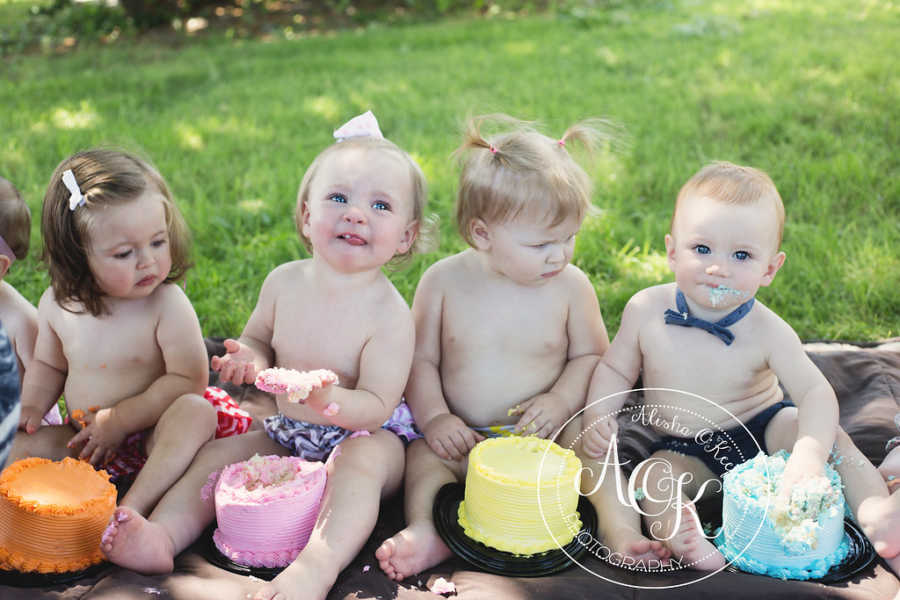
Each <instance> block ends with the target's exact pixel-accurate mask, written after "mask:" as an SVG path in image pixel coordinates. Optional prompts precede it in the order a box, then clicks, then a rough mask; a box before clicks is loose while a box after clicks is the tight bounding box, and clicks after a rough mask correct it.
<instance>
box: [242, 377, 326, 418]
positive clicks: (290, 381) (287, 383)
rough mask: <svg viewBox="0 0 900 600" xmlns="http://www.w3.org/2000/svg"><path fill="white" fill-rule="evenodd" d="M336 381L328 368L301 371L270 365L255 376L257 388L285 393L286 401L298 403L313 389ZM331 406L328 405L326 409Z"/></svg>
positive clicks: (274, 392)
mask: <svg viewBox="0 0 900 600" xmlns="http://www.w3.org/2000/svg"><path fill="white" fill-rule="evenodd" d="M337 382H338V376H337V375H335V374H334V372H332V371H329V370H328V369H317V370H315V371H302V372H301V371H297V370H295V369H282V368H281V367H272V368H270V369H264V370H262V371H260V372H259V374H258V375H257V376H256V387H257V388H259V389H261V390H262V391H264V392H270V393H272V394H287V398H288V402H298V403H299V402H303V401H304V400H306V399H307V398H308V397H309V395H310V393H312V392H313V391H315V390H317V389H321V388H323V387H325V386H326V385H331V384H335V383H337ZM332 404H333V403H332ZM331 408H332V407H331V405H329V406H328V408H326V411H327V410H329V409H331ZM333 414H337V412H335V413H333Z"/></svg>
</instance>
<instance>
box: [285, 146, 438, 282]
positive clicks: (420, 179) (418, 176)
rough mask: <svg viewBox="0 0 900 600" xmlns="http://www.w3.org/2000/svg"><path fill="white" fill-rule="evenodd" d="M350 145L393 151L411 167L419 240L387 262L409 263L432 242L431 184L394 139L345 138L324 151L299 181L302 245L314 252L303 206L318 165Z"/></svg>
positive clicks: (296, 215) (297, 213) (297, 216)
mask: <svg viewBox="0 0 900 600" xmlns="http://www.w3.org/2000/svg"><path fill="white" fill-rule="evenodd" d="M350 148H363V149H365V150H367V151H381V152H391V153H394V154H396V155H398V156H400V157H401V158H402V159H403V160H404V161H405V162H406V164H407V166H408V168H409V179H410V183H411V184H412V189H413V197H412V206H413V216H412V221H416V222H418V224H419V233H418V235H417V236H416V239H415V241H414V242H413V244H412V246H410V248H409V250H407V251H406V252H404V253H403V254H398V255H396V256H394V258H393V259H391V261H390V262H389V263H388V265H389V266H398V265H400V264H402V263H404V262H406V261H407V260H408V259H409V258H410V257H411V256H412V255H413V254H415V253H416V252H422V251H424V250H425V249H426V248H427V247H428V245H429V244H430V241H431V240H430V238H431V235H432V234H431V229H432V223H431V221H430V219H428V218H426V216H425V203H426V199H427V196H428V186H427V183H426V181H425V174H424V173H423V172H422V168H421V167H419V165H418V163H416V161H415V160H413V158H412V157H411V156H410V155H409V154H407V152H406V151H405V150H403V149H402V148H400V146H398V145H397V144H395V143H394V142H391V141H390V140H386V139H383V138H375V137H354V138H349V139H346V140H343V141H341V142H336V143H334V144H332V145H330V146H328V147H327V148H325V149H324V150H322V151H321V152H320V153H319V155H318V156H316V157H315V159H313V161H312V163H311V164H310V165H309V167H308V168H307V169H306V173H304V174H303V179H302V180H301V182H300V189H299V190H298V191H297V207H296V209H295V213H294V220H295V222H296V225H297V233H298V234H299V235H300V240H301V241H302V242H303V247H304V248H306V250H307V251H308V252H309V253H310V254H312V251H313V248H312V243H311V242H310V240H309V238H307V237H306V236H305V235H303V207H304V206H305V205H306V203H307V202H308V201H309V188H310V185H311V184H312V181H313V178H314V177H315V176H316V173H317V172H318V170H319V167H321V165H322V163H323V162H325V158H326V157H328V156H331V155H332V154H334V153H335V152H340V151H342V150H347V149H350Z"/></svg>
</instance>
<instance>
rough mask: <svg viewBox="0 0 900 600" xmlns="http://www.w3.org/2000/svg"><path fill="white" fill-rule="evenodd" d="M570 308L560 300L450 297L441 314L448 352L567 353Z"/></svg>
mask: <svg viewBox="0 0 900 600" xmlns="http://www.w3.org/2000/svg"><path fill="white" fill-rule="evenodd" d="M567 325H568V304H567V302H566V301H565V299H560V298H555V299H554V298H550V297H541V298H530V299H519V300H515V299H513V300H503V301H501V300H499V299H497V300H493V299H491V298H489V297H487V298H478V297H477V296H476V297H473V296H472V295H463V294H459V295H450V296H448V297H447V298H445V301H444V305H443V314H442V315H441V343H442V346H443V350H444V353H450V354H455V353H457V352H470V351H471V352H475V353H479V354H480V353H482V352H483V351H491V352H497V353H498V354H497V356H498V357H499V356H505V357H507V358H509V357H511V356H514V355H519V354H525V355H535V354H537V355H543V354H549V355H555V354H559V353H563V354H565V353H566V350H567V347H568V333H567Z"/></svg>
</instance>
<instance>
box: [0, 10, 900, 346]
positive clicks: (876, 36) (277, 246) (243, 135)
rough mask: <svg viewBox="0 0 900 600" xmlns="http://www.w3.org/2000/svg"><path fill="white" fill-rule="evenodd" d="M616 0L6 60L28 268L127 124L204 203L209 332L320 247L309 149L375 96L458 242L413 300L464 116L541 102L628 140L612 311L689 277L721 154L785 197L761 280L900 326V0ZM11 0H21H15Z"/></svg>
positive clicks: (813, 309) (538, 114) (543, 111)
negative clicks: (69, 162)
mask: <svg viewBox="0 0 900 600" xmlns="http://www.w3.org/2000/svg"><path fill="white" fill-rule="evenodd" d="M613 4H615V3H613ZM11 6H13V7H18V5H17V4H14V5H11ZM615 6H617V8H615V9H613V10H610V11H608V12H602V11H599V10H598V11H595V12H593V13H589V14H587V16H583V17H578V18H575V17H572V16H570V15H558V16H553V15H548V16H545V17H534V18H529V19H523V20H509V19H499V18H498V19H487V20H451V21H448V22H445V23H442V24H430V25H416V26H404V27H394V28H389V27H377V28H371V29H369V30H364V31H353V32H341V33H334V34H329V35H318V36H298V37H297V38H296V39H294V40H277V39H273V40H270V41H266V42H261V41H250V40H242V41H238V42H236V41H231V40H227V39H217V38H215V37H211V38H209V39H206V40H202V41H198V42H197V43H196V44H193V45H187V46H185V47H182V48H168V47H162V46H159V45H153V44H151V43H137V44H136V43H130V42H124V43H120V44H116V45H114V46H112V47H96V48H86V49H78V50H76V51H75V52H73V53H71V54H69V55H66V56H27V57H14V58H11V59H8V60H7V61H6V62H4V63H2V64H0V69H2V77H3V83H4V85H2V86H0V106H2V107H3V110H2V111H0V130H2V131H3V137H2V140H0V174H2V175H3V176H5V177H7V178H8V179H10V180H12V181H13V182H14V183H15V184H16V185H17V186H18V187H19V188H20V189H21V190H22V191H23V193H24V195H25V197H26V199H27V200H28V203H29V205H30V206H31V208H32V211H33V216H34V219H33V220H34V237H33V241H32V248H33V250H32V252H31V255H30V256H29V258H28V259H27V260H25V261H22V262H17V263H16V264H15V265H14V266H13V269H12V272H11V274H10V275H9V277H8V280H9V281H10V282H11V283H13V285H15V286H17V287H18V288H19V289H20V290H22V292H23V293H24V294H25V295H26V296H27V297H28V298H29V299H31V300H32V301H37V299H38V297H39V296H40V293H41V292H42V291H43V289H44V287H45V286H46V285H47V280H46V273H45V272H44V271H41V270H38V269H37V260H36V257H37V256H38V255H39V253H40V252H39V246H40V244H39V227H38V221H39V214H40V202H41V198H42V195H43V191H44V189H45V187H46V185H47V179H48V177H49V175H50V173H51V172H52V170H53V168H54V167H55V166H56V164H57V163H58V162H59V161H60V160H61V159H62V158H63V157H65V156H66V155H68V154H70V153H72V152H74V151H76V150H78V149H81V148H84V147H87V146H92V145H98V144H110V143H111V144H115V145H121V146H124V147H126V148H129V149H136V150H140V151H141V152H143V153H145V154H146V155H148V156H149V157H150V158H151V159H152V160H153V161H154V162H155V163H156V165H157V166H158V167H159V169H160V170H161V172H162V173H163V174H164V176H165V177H166V179H167V180H168V182H169V184H170V185H171V187H172V189H173V191H174V193H175V195H176V198H177V201H178V203H179V205H180V206H181V208H182V210H183V212H184V213H185V216H186V218H187V220H188V222H189V223H190V225H191V228H192V231H193V234H194V259H195V263H196V268H195V269H193V270H192V271H191V272H190V275H189V278H188V281H187V290H188V293H189V295H190V297H191V298H192V300H193V302H194V305H195V307H196V309H197V312H198V314H199V315H200V318H201V322H202V325H203V329H204V332H205V333H207V334H210V335H213V334H219V335H222V334H236V333H237V332H239V331H240V329H241V327H242V326H243V323H244V321H245V320H246V318H247V316H248V315H249V313H250V311H251V310H252V308H253V305H254V303H255V301H256V297H257V294H258V291H259V286H260V284H261V282H262V279H263V278H264V277H265V275H266V274H267V273H268V272H269V271H270V270H271V269H272V268H273V267H274V266H275V265H277V264H279V263H281V262H284V261H287V260H292V259H295V258H298V257H301V256H304V251H303V250H302V247H301V245H300V244H299V242H298V240H297V236H296V232H295V230H294V223H293V212H294V202H295V198H296V192H297V187H298V184H299V182H300V178H301V177H302V175H303V172H304V170H305V168H306V167H307V165H309V163H310V161H311V160H312V159H313V158H314V157H315V155H316V154H317V153H318V152H319V151H320V150H321V149H322V148H324V147H325V146H326V145H327V144H329V143H330V142H331V140H332V137H331V136H332V131H333V130H334V129H335V128H336V127H338V126H339V125H340V124H341V123H342V122H343V121H345V120H346V119H348V118H349V117H351V116H353V115H355V114H358V113H360V112H363V111H364V110H367V109H369V108H371V109H372V110H373V111H374V112H375V113H376V115H377V116H378V118H379V122H380V124H381V128H382V130H383V131H384V133H385V134H386V135H387V136H388V137H389V138H391V139H392V140H394V141H396V142H397V143H398V144H400V145H401V146H403V147H404V148H407V149H408V150H409V151H410V152H412V153H413V155H414V156H415V157H416V159H417V160H418V161H419V162H420V163H421V164H422V166H423V169H424V171H425V173H426V175H427V177H428V180H429V203H430V209H431V211H432V212H433V213H435V214H436V216H437V217H438V218H439V229H440V234H441V235H440V242H439V245H438V247H437V249H436V250H435V251H434V252H432V253H430V254H427V255H424V256H420V257H417V258H416V259H415V260H414V261H413V262H412V263H411V264H410V265H409V267H408V268H407V269H406V270H403V271H400V272H397V273H391V275H390V276H391V278H392V279H393V281H394V282H395V283H396V285H397V287H398V289H399V290H400V291H401V293H402V294H403V295H404V296H405V297H406V298H407V299H410V300H411V298H412V295H413V292H414V290H415V285H416V283H417V281H418V279H419V276H420V275H421V273H422V272H423V271H424V269H425V268H427V266H428V265H429V264H431V263H432V262H434V261H435V260H436V259H437V258H439V257H442V256H445V255H447V254H449V253H452V252H456V251H458V250H460V249H462V248H463V247H464V243H463V242H462V241H461V240H460V238H459V236H458V234H457V232H456V227H455V224H454V222H453V214H454V211H453V203H454V200H455V194H456V179H457V177H458V167H457V165H456V164H455V163H454V162H453V160H452V159H451V154H452V152H453V150H454V149H455V148H456V147H457V145H458V144H459V141H460V126H461V124H462V122H463V120H464V118H465V116H466V115H469V114H480V113H486V112H495V111H502V112H507V113H509V114H512V115H514V116H517V117H520V118H524V119H538V120H540V121H541V122H543V124H544V130H545V131H546V132H547V133H548V134H549V135H553V136H558V135H560V134H561V133H562V132H563V131H564V130H565V128H566V127H567V126H568V125H570V124H571V123H573V122H575V121H577V120H579V119H581V118H585V117H609V118H612V119H615V120H616V121H618V122H619V123H621V124H622V125H623V126H624V128H625V130H626V131H627V139H628V141H629V142H630V143H629V144H627V145H623V146H622V149H621V151H620V152H619V153H618V154H613V155H601V156H600V157H598V160H597V162H596V163H595V165H594V167H593V168H592V170H593V173H594V175H595V177H594V179H595V183H596V193H595V203H596V205H597V206H598V208H600V209H601V210H600V214H599V215H598V216H596V217H594V218H592V219H591V220H590V221H589V222H587V223H586V224H585V226H584V228H583V230H582V233H581V235H580V236H579V240H578V244H577V247H576V255H575V262H576V264H578V265H579V266H580V267H581V268H582V269H584V270H585V271H586V272H587V273H588V274H589V276H590V277H591V280H592V281H593V282H594V284H595V287H596V289H597V293H598V297H599V299H600V303H601V307H602V309H603V311H604V317H605V319H606V322H607V325H608V327H609V329H610V331H611V333H614V332H615V330H616V328H617V327H618V322H619V316H620V314H621V311H622V307H623V306H624V304H625V302H626V301H627V300H628V298H629V297H630V296H631V295H632V294H633V293H634V292H635V291H637V290H638V289H641V288H642V287H645V286H648V285H655V284H657V283H660V282H663V281H668V280H670V278H671V276H670V274H669V272H668V267H667V265H666V261H665V255H664V246H663V236H664V235H665V233H666V231H667V228H668V223H669V217H670V213H671V206H672V204H673V202H674V198H675V194H676V193H677V191H678V188H679V187H680V186H681V184H682V183H683V182H684V181H685V180H686V179H687V178H688V177H690V175H691V174H693V173H694V172H695V171H696V170H698V169H699V168H700V167H701V166H702V165H703V164H704V163H706V162H707V161H710V160H714V159H724V160H731V161H734V162H739V163H746V164H752V165H754V166H757V167H760V168H762V169H764V170H766V171H768V172H769V173H770V174H771V175H772V177H773V179H774V181H775V182H776V184H777V185H778V187H779V190H780V192H781V194H782V197H783V198H784V201H785V205H786V209H787V223H786V228H785V238H784V250H785V252H786V253H787V256H788V260H787V262H786V264H785V267H784V269H783V270H782V272H781V273H779V275H778V277H777V278H776V279H775V282H774V283H773V285H772V286H771V287H769V288H765V289H763V290H762V291H761V292H760V299H761V300H762V301H763V302H765V303H766V304H767V305H769V306H771V307H772V308H773V309H774V310H775V311H776V312H778V313H779V314H780V315H782V316H783V317H784V318H785V319H786V320H787V321H788V322H790V323H791V324H792V325H794V327H795V328H796V329H797V331H798V332H799V333H800V335H801V336H802V337H804V338H832V339H834V338H843V339H867V340H871V339H877V338H883V337H887V336H896V335H900V294H898V293H897V290H900V259H898V254H900V253H898V248H900V230H898V229H900V228H898V220H900V219H898V216H900V168H898V167H900V158H898V153H897V150H896V149H897V148H898V147H900V129H898V128H897V126H896V123H898V122H900V107H898V103H897V98H898V97H900V78H898V77H897V76H896V68H897V59H896V56H898V55H900V41H898V40H900V38H898V36H897V35H896V32H897V31H898V30H900V8H898V6H900V5H896V4H895V3H883V2H864V3H853V5H848V4H847V3H844V2H841V1H839V0H826V1H824V2H816V1H813V0H803V1H797V2H790V3H787V2H774V1H772V0H757V1H752V2H741V3H734V2H704V1H702V0H698V1H690V2H688V1H681V2H679V1H675V0H670V1H666V2H658V3H653V2H635V3H619V4H615ZM7 9H9V10H7ZM10 11H11V8H10V6H5V5H4V2H3V0H0V19H2V18H3V15H8V14H11V12H10Z"/></svg>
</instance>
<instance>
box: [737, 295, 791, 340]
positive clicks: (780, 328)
mask: <svg viewBox="0 0 900 600" xmlns="http://www.w3.org/2000/svg"><path fill="white" fill-rule="evenodd" d="M748 316H750V317H751V318H750V319H748V322H749V323H750V324H751V325H752V326H753V327H752V330H753V334H754V336H755V337H756V339H758V340H760V341H761V342H763V343H767V344H769V345H773V346H777V345H780V344H783V343H785V342H794V341H797V342H799V339H800V338H799V336H798V335H797V332H795V331H794V328H793V327H791V325H790V324H789V323H788V322H787V321H785V320H784V319H782V318H781V317H780V316H779V315H778V313H776V312H775V311H774V310H772V309H771V308H769V307H768V306H766V305H765V304H763V303H762V302H760V301H759V299H756V300H754V303H753V309H752V310H751V311H750V314H749V315H748Z"/></svg>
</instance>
